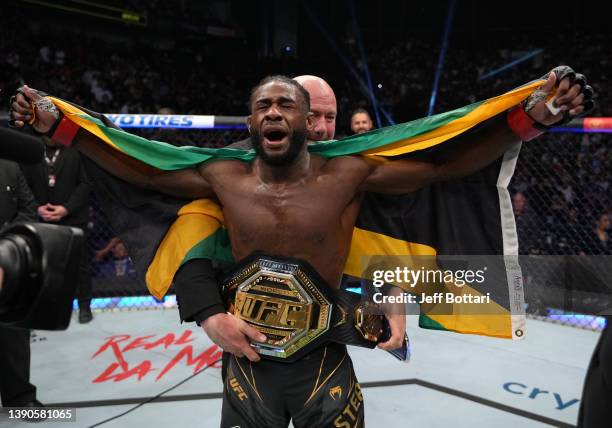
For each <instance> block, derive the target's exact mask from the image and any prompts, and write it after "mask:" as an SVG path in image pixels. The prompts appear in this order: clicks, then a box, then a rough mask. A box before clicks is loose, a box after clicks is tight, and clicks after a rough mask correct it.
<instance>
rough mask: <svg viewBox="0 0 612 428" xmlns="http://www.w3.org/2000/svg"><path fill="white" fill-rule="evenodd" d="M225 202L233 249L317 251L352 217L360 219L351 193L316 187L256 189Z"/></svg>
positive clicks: (237, 192)
mask: <svg viewBox="0 0 612 428" xmlns="http://www.w3.org/2000/svg"><path fill="white" fill-rule="evenodd" d="M220 199H221V202H222V205H223V211H224V216H225V222H226V226H227V227H228V230H229V232H230V237H231V239H232V244H233V245H235V246H246V247H252V248H253V249H262V250H263V249H265V250H277V251H278V250H280V249H288V248H302V249H306V248H312V249H314V248H316V247H317V246H323V245H326V244H327V242H328V241H329V240H330V239H334V238H335V237H336V236H337V235H338V234H339V233H342V230H343V229H344V228H343V226H344V225H345V224H348V223H350V222H351V221H350V219H348V218H347V217H351V216H353V217H354V216H355V215H356V213H355V214H354V213H353V211H355V209H353V208H352V205H354V195H353V194H352V193H351V192H349V191H348V189H346V188H345V187H343V186H339V185H338V186H327V185H325V184H321V183H316V182H315V183H308V184H305V185H303V186H294V187H286V188H283V187H276V188H274V187H272V188H271V187H266V186H253V187H251V188H247V189H237V190H234V191H233V192H231V193H228V194H225V195H222V196H221V198H220ZM353 223H354V218H353ZM351 228H352V227H351Z"/></svg>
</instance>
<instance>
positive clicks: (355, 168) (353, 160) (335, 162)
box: [324, 156, 373, 184]
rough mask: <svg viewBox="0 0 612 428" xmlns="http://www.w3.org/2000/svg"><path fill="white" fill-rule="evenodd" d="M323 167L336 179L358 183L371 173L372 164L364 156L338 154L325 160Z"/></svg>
mask: <svg viewBox="0 0 612 428" xmlns="http://www.w3.org/2000/svg"><path fill="white" fill-rule="evenodd" d="M324 168H325V171H326V172H327V173H329V174H332V175H335V176H337V177H338V179H341V180H346V181H348V182H351V183H355V184H359V183H361V182H362V181H363V180H365V179H366V178H367V177H368V176H369V175H370V174H371V172H372V170H373V164H372V162H371V161H370V160H369V159H368V158H366V157H364V156H338V157H336V158H332V159H329V160H327V162H326V163H325V167H324Z"/></svg>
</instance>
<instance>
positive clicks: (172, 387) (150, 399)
mask: <svg viewBox="0 0 612 428" xmlns="http://www.w3.org/2000/svg"><path fill="white" fill-rule="evenodd" d="M219 361H221V358H219V359H218V360H216V361H215V362H214V363H212V364H210V365H207V366H206V367H204V368H202V370H200V371H197V372H195V373H194V374H192V375H191V376H189V377H186V378H185V379H183V380H182V381H180V382H179V383H177V384H176V385H173V386H171V387H170V388H168V389H166V390H164V391H162V392H160V393H159V394H157V395H156V396H154V397H151V398H149V399H147V400H145V401H143V402H142V403H139V404H137V405H135V406H134V407H132V408H131V409H128V410H126V411H125V412H123V413H120V414H118V415H115V416H113V417H110V418H108V419H104V420H103V421H101V422H98V423H96V424H94V425H90V426H89V427H87V428H95V427H99V426H100V425H103V424H105V423H107V422H110V421H113V420H115V419H118V418H120V417H121V416H125V415H127V414H128V413H130V412H133V411H134V410H136V409H137V408H139V407H141V406H144V405H145V404H147V403H150V402H152V401H155V400H157V399H158V398H159V397H161V396H162V395H164V394H165V393H167V392H170V391H172V390H173V389H175V388H178V387H179V386H181V385H182V384H184V383H185V382H187V381H188V380H190V379H193V378H194V377H196V376H197V375H199V374H200V373H202V372H203V371H204V370H206V369H207V368H209V367H211V366H214V365H215V364H217V363H218V362H219Z"/></svg>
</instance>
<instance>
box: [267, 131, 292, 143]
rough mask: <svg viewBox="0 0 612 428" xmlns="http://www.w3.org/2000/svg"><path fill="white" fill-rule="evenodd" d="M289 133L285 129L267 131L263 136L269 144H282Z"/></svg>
mask: <svg viewBox="0 0 612 428" xmlns="http://www.w3.org/2000/svg"><path fill="white" fill-rule="evenodd" d="M287 135H288V134H287V131H285V130H284V129H267V130H265V131H264V133H263V136H264V138H265V139H266V141H267V142H268V143H269V144H272V145H275V144H281V143H283V142H284V141H285V139H286V138H287Z"/></svg>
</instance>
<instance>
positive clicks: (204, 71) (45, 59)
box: [0, 2, 612, 277]
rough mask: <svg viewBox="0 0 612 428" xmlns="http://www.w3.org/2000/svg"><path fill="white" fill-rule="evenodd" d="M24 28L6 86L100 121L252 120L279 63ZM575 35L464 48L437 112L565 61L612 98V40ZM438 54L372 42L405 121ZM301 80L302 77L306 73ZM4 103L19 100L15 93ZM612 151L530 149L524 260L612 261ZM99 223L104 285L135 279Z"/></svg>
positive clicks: (447, 70) (94, 229)
mask: <svg viewBox="0 0 612 428" xmlns="http://www.w3.org/2000/svg"><path fill="white" fill-rule="evenodd" d="M162 3H163V2H162ZM16 22H19V20H17V21H16V19H15V16H12V17H11V15H10V14H9V15H7V16H5V17H4V18H0V24H1V25H3V37H2V39H1V40H0V53H1V56H0V60H1V61H2V62H3V63H2V68H1V71H0V87H1V88H2V89H3V90H4V91H12V90H13V89H14V88H15V87H16V86H17V85H19V84H21V83H23V82H27V83H28V84H29V85H30V86H32V87H34V88H37V89H41V90H43V91H46V92H48V93H51V94H55V95H57V96H60V97H62V98H65V99H69V100H71V101H73V102H75V103H76V104H79V105H82V106H86V107H87V108H89V109H91V110H94V111H99V112H105V113H166V114H168V113H170V114H171V113H173V112H176V113H181V114H215V113H217V114H222V115H245V114H247V112H248V103H247V98H248V93H249V89H250V87H251V86H252V85H253V84H254V83H256V82H257V80H259V78H261V77H262V76H263V75H264V74H266V72H269V71H268V70H269V68H270V67H272V66H273V65H274V63H273V61H272V62H270V61H268V62H266V64H265V67H264V66H262V65H258V64H253V66H249V67H241V68H240V69H239V70H240V71H238V72H236V69H235V68H232V71H233V72H228V71H227V67H224V65H223V64H220V63H219V62H217V61H215V57H214V54H213V53H211V52H207V51H206V50H205V49H202V50H194V49H193V48H191V49H158V48H156V47H154V46H147V45H145V44H135V45H132V46H120V45H113V44H107V43H106V42H105V41H104V40H102V39H100V38H93V37H89V36H83V35H80V36H77V35H76V34H71V33H66V34H62V35H60V34H54V33H47V32H46V31H39V32H32V33H27V34H24V33H23V32H22V31H19V29H20V27H17V26H16ZM572 37H575V36H574V35H569V34H563V33H562V34H559V35H558V40H556V43H555V44H551V45H547V46H546V47H543V46H542V45H538V44H537V43H535V42H530V41H529V38H528V37H527V36H521V35H518V36H516V38H515V39H514V40H513V44H512V45H510V44H508V47H506V48H501V49H500V48H499V46H498V47H497V48H493V47H492V46H488V45H487V44H486V43H485V44H483V46H481V47H480V48H476V47H475V46H466V45H461V44H458V45H457V46H452V47H451V48H449V51H448V54H447V55H446V57H445V62H444V66H443V68H442V70H443V72H442V75H441V79H440V83H439V89H438V94H437V99H436V105H435V112H436V113H439V112H443V111H447V110H450V109H454V108H457V107H460V106H463V105H466V104H469V103H472V102H475V101H477V100H481V99H484V98H487V97H491V96H494V95H497V94H500V93H502V92H504V91H506V90H509V89H511V88H513V87H515V86H518V85H520V84H522V83H525V81H527V80H530V79H533V78H536V77H538V76H539V75H541V73H542V71H543V70H548V69H550V67H552V66H553V65H556V64H560V63H568V64H576V66H577V67H579V70H580V71H581V72H583V73H585V74H586V75H587V76H589V78H590V79H591V80H592V81H593V82H594V85H595V89H596V90H597V91H598V92H599V93H601V94H603V93H605V92H606V88H608V87H609V85H610V83H609V75H608V74H606V72H607V71H608V70H607V69H608V68H607V67H606V64H607V62H608V61H609V59H608V58H606V57H601V56H600V55H598V54H597V52H596V49H600V47H601V46H602V45H605V40H603V37H606V36H597V35H588V34H587V35H582V36H581V43H580V44H577V43H569V41H571V38H572ZM565 39H567V40H565ZM608 39H609V38H608ZM564 41H567V42H568V43H564ZM511 46H520V49H519V48H515V47H511ZM550 46H557V47H556V48H555V47H550ZM561 46H562V48H561ZM345 48H346V50H347V54H348V55H349V56H352V57H353V58H356V64H357V68H358V69H359V71H363V70H364V63H363V62H362V61H361V62H360V61H359V60H358V59H357V58H358V56H357V47H356V46H354V44H351V43H347V44H346V45H345ZM540 48H542V49H544V50H543V52H542V53H540V54H538V55H536V56H535V57H534V58H533V59H530V60H528V61H526V62H524V63H522V64H520V65H518V66H516V67H513V68H510V69H508V70H505V71H502V72H499V73H498V74H495V75H494V76H492V77H488V78H483V76H484V75H485V73H487V72H488V71H490V70H494V69H495V68H497V67H499V66H501V65H503V64H505V63H508V62H510V61H512V60H513V59H516V58H517V57H520V56H521V55H525V54H527V53H529V52H533V51H535V50H536V49H540ZM438 50H439V43H437V42H431V41H427V40H419V39H416V38H415V39H411V40H405V41H398V42H397V43H396V44H395V45H393V46H384V47H383V46H367V45H366V57H367V58H368V65H369V71H370V74H371V75H372V76H374V79H375V80H373V84H374V91H375V93H376V97H377V99H378V101H379V103H380V107H381V108H382V109H384V110H385V112H387V113H388V114H389V115H390V116H392V117H393V118H394V119H395V121H396V122H404V121H408V120H412V119H416V118H419V117H422V116H424V115H426V113H427V108H428V105H429V101H430V96H431V93H432V83H433V76H434V74H435V72H436V65H437V60H438V57H437V52H438ZM576 59H579V61H577V60H576ZM266 67H267V68H266ZM285 70H286V64H285ZM293 71H294V72H295V74H301V73H300V72H301V70H297V69H296V70H293ZM330 76H332V77H330V79H329V80H330V81H331V82H332V84H333V83H334V82H335V81H336V79H334V78H333V73H332V72H331V71H330ZM324 77H325V76H324ZM379 83H380V87H379V86H378V84H379ZM335 90H336V94H337V99H338V109H339V112H340V113H342V114H341V115H340V116H339V120H342V121H346V120H347V119H345V118H346V115H347V114H348V112H349V111H352V110H353V109H354V108H355V107H358V106H362V107H366V108H367V109H369V110H370V111H372V106H371V103H370V100H369V97H368V95H367V94H366V93H365V92H364V91H363V90H362V88H361V87H360V85H358V84H357V83H355V82H352V81H351V79H344V80H343V81H339V80H338V84H337V85H335ZM1 95H2V97H3V100H4V101H5V102H6V101H8V97H7V94H1ZM611 109H612V103H610V102H601V103H599V104H598V106H597V108H596V110H595V111H594V112H593V113H592V114H593V115H595V116H612V110H611ZM383 124H385V121H384V120H383ZM347 128H348V126H347V123H339V124H338V129H339V134H340V136H341V135H342V134H343V133H346V132H347V131H346V130H347ZM140 133H141V134H143V135H145V136H146V137H147V138H152V139H156V140H161V141H167V142H171V143H173V144H177V145H187V144H196V145H200V146H208V147H221V146H224V145H227V144H229V143H231V142H233V141H236V140H238V139H241V138H244V137H245V135H246V134H245V132H244V131H240V130H220V131H191V132H186V131H174V130H146V131H140ZM609 147H610V144H609V137H607V135H606V134H562V133H553V134H550V133H549V134H546V135H545V136H543V137H541V138H539V140H538V141H536V142H534V143H531V144H529V145H527V146H526V147H524V148H523V152H522V154H521V159H520V162H519V163H518V165H517V170H516V174H515V177H514V179H513V181H512V183H511V193H512V195H513V203H514V209H515V214H516V219H517V225H518V232H519V236H520V243H521V248H520V252H521V253H523V254H581V253H584V254H611V253H612V244H610V240H609V231H610V216H609V213H610V212H612V197H611V195H612V189H611V188H610V183H611V179H612V177H611V174H612V168H611V167H612V165H610V162H611V158H610V156H609V151H610V148H609ZM90 217H91V219H90V223H89V224H88V228H90V236H91V237H92V239H91V240H90V241H91V242H90V243H91V246H92V255H95V257H94V256H92V259H93V260H94V277H109V276H110V277H112V276H117V277H118V276H126V277H130V276H132V275H133V266H132V265H131V262H130V261H129V258H128V256H127V253H126V251H125V247H124V246H123V244H122V243H121V242H120V241H118V240H116V239H115V237H114V236H113V234H112V232H111V230H110V228H109V227H108V224H107V223H105V221H104V219H103V216H102V215H101V214H99V213H98V212H97V209H96V210H94V209H92V210H91V215H90Z"/></svg>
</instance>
